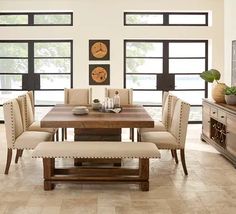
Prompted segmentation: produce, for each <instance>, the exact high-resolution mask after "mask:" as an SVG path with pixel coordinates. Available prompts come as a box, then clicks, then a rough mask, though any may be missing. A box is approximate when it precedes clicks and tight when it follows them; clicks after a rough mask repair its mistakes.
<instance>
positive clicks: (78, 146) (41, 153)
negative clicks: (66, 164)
mask: <svg viewBox="0 0 236 214" xmlns="http://www.w3.org/2000/svg"><path fill="white" fill-rule="evenodd" d="M32 157H33V158H104V159H109V158H160V152H159V151H158V149H157V147H156V145H155V144H153V143H146V142H145V143H143V142H142V143H141V142H140V143H133V142H132V143H131V142H129V143H128V142H69V141H64V142H42V143H40V144H39V145H38V146H37V147H36V148H35V149H34V151H33V154H32Z"/></svg>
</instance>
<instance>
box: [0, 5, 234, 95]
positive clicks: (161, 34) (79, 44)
mask: <svg viewBox="0 0 236 214" xmlns="http://www.w3.org/2000/svg"><path fill="white" fill-rule="evenodd" d="M231 1H232V2H233V0H231ZM223 8H224V2H223V1H222V0H117V1H114V0H51V1H49V0H0V11H40V10H42V11H45V10H46V11H52V10H60V11H63V10H70V11H73V12H74V26H73V27H70V26H66V27H0V39H50V38H57V39H60V38H61V39H73V41H74V53H73V59H74V65H73V71H74V87H81V88H83V87H88V65H89V60H88V40H89V39H110V59H111V60H110V62H109V63H110V66H111V79H110V80H111V81H110V85H111V86H112V87H123V67H124V65H123V53H124V50H123V40H124V39H136V38H140V39H162V38H168V39H209V41H210V43H211V45H212V47H213V48H212V67H214V68H217V69H219V70H223V68H224V55H223V51H224V41H223V40H224V33H223V27H224V25H223V24H224V22H223V17H224V10H223ZM150 10H151V11H212V14H213V19H212V26H210V27H163V26H160V27H128V26H126V27H124V26H123V12H124V11H150ZM210 50H211V47H210ZM91 63H94V61H91ZM93 88H94V89H95V90H96V92H95V94H94V97H98V98H99V97H102V96H103V91H104V86H96V87H93ZM95 90H93V91H95Z"/></svg>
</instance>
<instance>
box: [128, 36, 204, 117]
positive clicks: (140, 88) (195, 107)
mask: <svg viewBox="0 0 236 214" xmlns="http://www.w3.org/2000/svg"><path fill="white" fill-rule="evenodd" d="M124 46H125V59H124V70H125V75H124V78H125V79H124V87H125V88H133V90H134V96H133V99H134V102H135V103H136V104H141V105H144V106H146V107H148V110H149V111H150V112H151V114H152V115H153V116H154V118H155V117H159V116H160V112H161V108H160V107H161V105H162V91H171V93H173V94H176V95H177V96H178V97H180V98H182V99H184V100H186V101H187V102H189V103H190V104H191V111H190V121H192V122H199V121H201V115H202V113H201V104H202V98H204V97H207V84H206V83H205V81H203V80H202V79H201V78H200V77H199V74H200V73H201V72H202V71H203V70H207V67H208V42H207V41H206V40H125V41H124ZM193 95H194V96H193ZM159 118H160V117H159Z"/></svg>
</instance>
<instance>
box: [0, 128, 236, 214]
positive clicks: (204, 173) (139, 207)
mask: <svg viewBox="0 0 236 214" xmlns="http://www.w3.org/2000/svg"><path fill="white" fill-rule="evenodd" d="M127 131H128V130H127ZM200 133H201V126H199V125H194V126H193V125H190V126H189V129H188V136H187V143H186V163H187V167H188V171H189V175H188V176H185V175H184V173H183V169H182V165H181V163H179V164H178V165H176V164H175V162H174V160H173V159H172V157H171V154H170V152H169V151H161V155H162V158H161V159H160V160H155V159H152V160H151V162H150V191H149V192H142V191H140V190H139V188H138V185H136V184H105V185H102V184H66V183H62V184H57V185H56V188H55V189H54V190H53V191H44V190H43V178H42V174H43V170H42V161H41V160H38V159H32V158H31V154H32V151H24V153H23V157H22V158H20V160H19V163H18V164H15V163H14V161H12V165H11V168H10V171H9V175H4V174H3V172H4V169H5V161H6V140H5V133H4V126H3V125H0V139H2V142H1V145H0V146H1V147H0V214H1V213H4V214H12V213H17V214H21V213H24V214H28V213H29V214H31V213H32V214H37V213H40V214H47V213H48V214H54V213H55V214H68V213H69V214H73V213H79V214H81V213H82V214H90V213H92V214H142V213H144V214H159V213H160V214H178V213H181V214H185V213H186V214H189V213H191V214H192V213H199V214H204V213H205V214H208V213H210V214H224V213H227V214H231V213H232V214H234V213H236V171H235V168H234V167H233V166H232V164H231V163H230V162H229V161H227V160H226V159H225V158H224V157H222V155H220V154H219V153H218V152H217V151H216V150H215V149H214V148H213V147H212V146H210V145H208V144H206V143H203V142H201V141H200V140H199V139H200ZM124 136H126V137H127V136H128V134H126V135H124ZM14 155H15V153H14ZM14 155H13V156H14ZM178 156H179V153H178ZM72 163H73V160H71V159H68V160H62V159H59V160H57V161H56V164H57V165H63V166H69V165H70V164H72ZM216 163H217V164H216ZM124 164H125V165H127V166H131V167H137V164H138V160H136V159H135V160H124ZM222 211H223V213H222Z"/></svg>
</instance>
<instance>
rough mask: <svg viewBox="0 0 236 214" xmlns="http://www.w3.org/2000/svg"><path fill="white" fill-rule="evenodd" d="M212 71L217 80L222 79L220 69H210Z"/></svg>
mask: <svg viewBox="0 0 236 214" xmlns="http://www.w3.org/2000/svg"><path fill="white" fill-rule="evenodd" d="M210 71H211V72H212V74H213V77H214V79H215V80H219V79H220V76H221V75H220V72H219V71H218V70H216V69H211V70H210Z"/></svg>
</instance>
